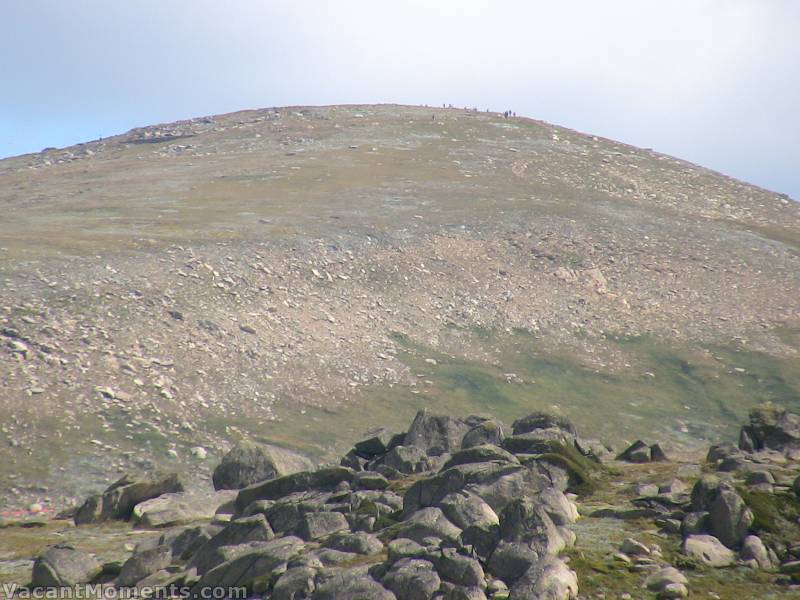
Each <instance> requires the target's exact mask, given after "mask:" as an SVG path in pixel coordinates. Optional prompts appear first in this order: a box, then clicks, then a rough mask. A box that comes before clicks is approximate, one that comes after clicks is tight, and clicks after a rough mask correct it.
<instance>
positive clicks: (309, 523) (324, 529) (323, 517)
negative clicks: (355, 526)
mask: <svg viewBox="0 0 800 600" xmlns="http://www.w3.org/2000/svg"><path fill="white" fill-rule="evenodd" d="M349 529H350V525H349V524H348V522H347V519H346V518H345V516H344V515H343V514H342V513H339V512H327V511H322V512H312V513H307V514H305V515H303V518H302V520H301V521H300V527H299V529H298V532H299V535H300V537H302V538H303V539H304V540H318V539H320V538H323V537H325V536H328V535H330V534H332V533H337V532H339V531H347V530H349Z"/></svg>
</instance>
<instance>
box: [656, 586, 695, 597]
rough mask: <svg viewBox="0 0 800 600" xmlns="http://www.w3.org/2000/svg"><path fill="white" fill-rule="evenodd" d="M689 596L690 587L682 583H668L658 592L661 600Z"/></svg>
mask: <svg viewBox="0 0 800 600" xmlns="http://www.w3.org/2000/svg"><path fill="white" fill-rule="evenodd" d="M688 596H689V589H688V588H687V587H686V586H685V585H684V584H682V583H668V584H667V585H665V586H664V589H663V590H661V591H660V592H659V593H658V596H657V597H658V598H659V600H674V599H676V598H686V597H688Z"/></svg>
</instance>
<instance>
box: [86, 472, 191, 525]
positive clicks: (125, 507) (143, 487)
mask: <svg viewBox="0 0 800 600" xmlns="http://www.w3.org/2000/svg"><path fill="white" fill-rule="evenodd" d="M178 492H183V484H182V483H181V481H180V479H179V478H178V475H177V473H166V474H162V473H154V474H145V475H132V474H126V475H124V476H123V477H122V478H121V479H119V480H118V481H116V482H115V483H113V484H112V485H110V486H109V487H108V488H107V489H106V490H105V491H104V492H103V494H102V495H101V496H92V497H90V498H89V499H87V500H86V502H84V504H83V505H82V506H81V507H80V508H79V509H78V510H77V512H76V513H75V517H74V518H75V524H76V525H83V524H86V523H93V522H97V521H107V520H111V519H117V520H123V521H127V520H128V519H130V518H131V515H132V514H133V509H134V508H135V507H136V505H137V504H139V503H141V502H144V501H146V500H150V499H152V498H158V497H159V496H161V495H163V494H170V493H178Z"/></svg>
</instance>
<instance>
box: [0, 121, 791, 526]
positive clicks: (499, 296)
mask: <svg viewBox="0 0 800 600" xmlns="http://www.w3.org/2000/svg"><path fill="white" fill-rule="evenodd" d="M0 213H2V215H3V218H2V219H0V271H1V273H0V282H2V286H0V346H2V350H0V385H1V386H2V388H1V389H2V392H0V412H2V414H3V415H4V418H3V419H2V422H1V423H0V448H2V450H0V452H2V456H3V459H4V460H3V461H0V491H2V492H3V493H2V494H0V505H2V506H0V518H5V519H12V518H19V517H20V513H19V511H26V510H27V509H28V508H30V507H32V506H35V507H36V508H41V509H42V510H43V511H45V512H57V511H58V510H60V509H61V508H63V507H65V506H67V505H70V504H72V503H74V502H76V501H77V499H78V498H81V497H84V496H85V495H86V494H88V493H89V492H93V491H101V490H102V489H104V488H105V487H107V486H108V484H109V483H110V482H111V481H113V480H115V479H117V478H118V477H119V476H120V475H121V474H122V473H124V472H126V471H128V470H130V469H154V468H156V467H161V468H166V469H169V470H174V471H178V472H180V473H181V474H182V475H183V476H184V477H187V476H189V477H190V478H193V479H192V481H193V482H195V483H198V484H199V483H200V482H203V481H206V480H207V479H209V478H210V477H211V469H212V467H213V465H214V464H216V462H218V461H219V460H220V459H221V457H222V456H223V455H224V454H225V453H226V452H227V451H228V450H229V449H230V448H231V447H232V446H233V445H234V444H235V443H236V442H237V441H239V440H240V439H243V438H253V439H256V440H257V441H262V442H270V443H273V444H277V445H280V446H282V447H284V448H289V449H294V450H302V451H304V452H306V453H308V454H310V455H312V456H313V458H314V459H315V460H320V461H325V460H330V459H331V458H333V457H335V456H336V455H337V454H341V452H342V451H343V450H344V449H345V445H346V444H348V443H351V442H352V441H353V440H355V439H356V437H357V436H358V434H359V433H360V432H361V431H363V429H364V428H366V427H368V426H370V425H379V424H386V425H388V426H390V427H395V428H400V427H402V426H403V423H404V422H406V421H407V420H408V419H410V418H411V417H412V416H413V415H414V413H415V412H416V411H417V410H418V409H420V408H423V407H425V406H431V407H434V408H436V409H438V410H443V411H448V412H452V413H453V414H469V413H471V412H480V411H483V412H489V413H491V414H494V415H496V416H498V417H499V418H503V419H506V420H509V421H510V420H513V419H514V418H516V417H517V416H518V415H520V414H524V413H527V412H530V411H531V410H553V407H554V406H557V407H558V410H560V411H561V413H562V414H564V415H567V416H569V417H570V418H571V419H572V420H573V421H574V422H575V423H577V424H578V425H579V426H582V427H584V428H586V429H587V430H591V431H593V432H594V433H595V434H596V435H597V436H598V437H602V438H603V439H606V440H620V441H618V442H615V445H616V446H622V445H623V442H622V441H621V440H625V439H627V440H628V441H632V440H633V439H634V438H635V437H637V436H640V435H641V436H645V437H648V438H653V439H659V440H662V441H663V442H665V444H666V445H667V447H671V448H676V449H682V450H683V449H687V450H689V449H692V448H696V447H697V446H698V445H699V444H702V443H708V442H710V441H714V440H719V439H725V437H726V436H728V437H730V436H732V435H734V433H735V430H736V424H737V423H738V422H739V421H740V420H741V419H742V418H744V417H745V415H746V414H747V411H748V409H749V408H750V407H751V406H752V405H753V404H754V403H755V402H757V401H761V400H769V399H773V400H777V401H781V402H783V403H785V404H786V405H787V406H789V407H791V408H795V409H797V408H800V404H798V402H799V401H798V397H800V394H799V393H798V381H800V378H799V377H798V376H799V375H800V360H798V353H797V350H798V348H799V347H800V333H799V332H800V328H799V327H798V321H799V319H798V317H799V316H800V294H798V290H800V285H798V284H800V257H799V256H798V248H800V208H798V205H797V204H796V203H794V202H792V201H790V200H789V199H787V198H785V197H781V196H779V195H776V194H773V193H770V192H768V191H766V190H762V189H759V188H755V187H753V186H749V185H747V184H744V183H741V182H738V181H734V180H732V179H729V178H726V177H723V176H721V175H719V174H717V173H713V172H710V171H708V170H705V169H702V168H700V167H697V166H695V165H690V164H688V163H685V162H683V161H680V160H678V159H675V158H671V157H667V156H664V155H660V154H658V153H656V152H653V151H650V150H643V149H637V148H633V147H630V146H626V145H624V144H620V143H617V142H613V141H610V140H606V139H600V138H597V137H594V136H591V135H584V134H581V133H578V132H574V131H570V130H567V129H564V128H560V127H557V126H553V125H550V124H547V123H543V122H539V121H534V120H530V119H524V118H510V119H505V118H503V117H502V115H498V114H494V113H478V112H474V111H467V110H456V109H432V108H426V107H401V106H348V107H320V108H302V107H298V108H281V109H266V110H256V111H245V112H241V113H235V114H231V115H222V116H214V117H208V118H201V119H193V120H191V121H186V122H181V123H174V124H165V125H159V126H152V127H145V128H141V129H136V130H133V131H131V132H128V133H127V134H124V135H121V136H116V137H113V138H108V139H104V140H98V141H93V142H89V143H86V144H81V145H78V146H75V147H72V148H66V149H47V150H44V151H42V152H41V153H37V154H32V155H26V156H22V157H16V158H11V159H6V160H3V161H0ZM617 450H622V448H617ZM15 515H16V516H15Z"/></svg>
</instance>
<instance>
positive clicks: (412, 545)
mask: <svg viewBox="0 0 800 600" xmlns="http://www.w3.org/2000/svg"><path fill="white" fill-rule="evenodd" d="M427 553H428V551H427V549H426V548H425V546H422V545H421V544H418V543H417V542H415V541H414V540H410V539H408V538H404V537H398V538H395V539H393V540H392V541H391V542H389V544H388V546H387V560H388V562H389V564H394V563H396V562H397V561H398V560H400V559H403V558H425V557H426V556H427Z"/></svg>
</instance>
